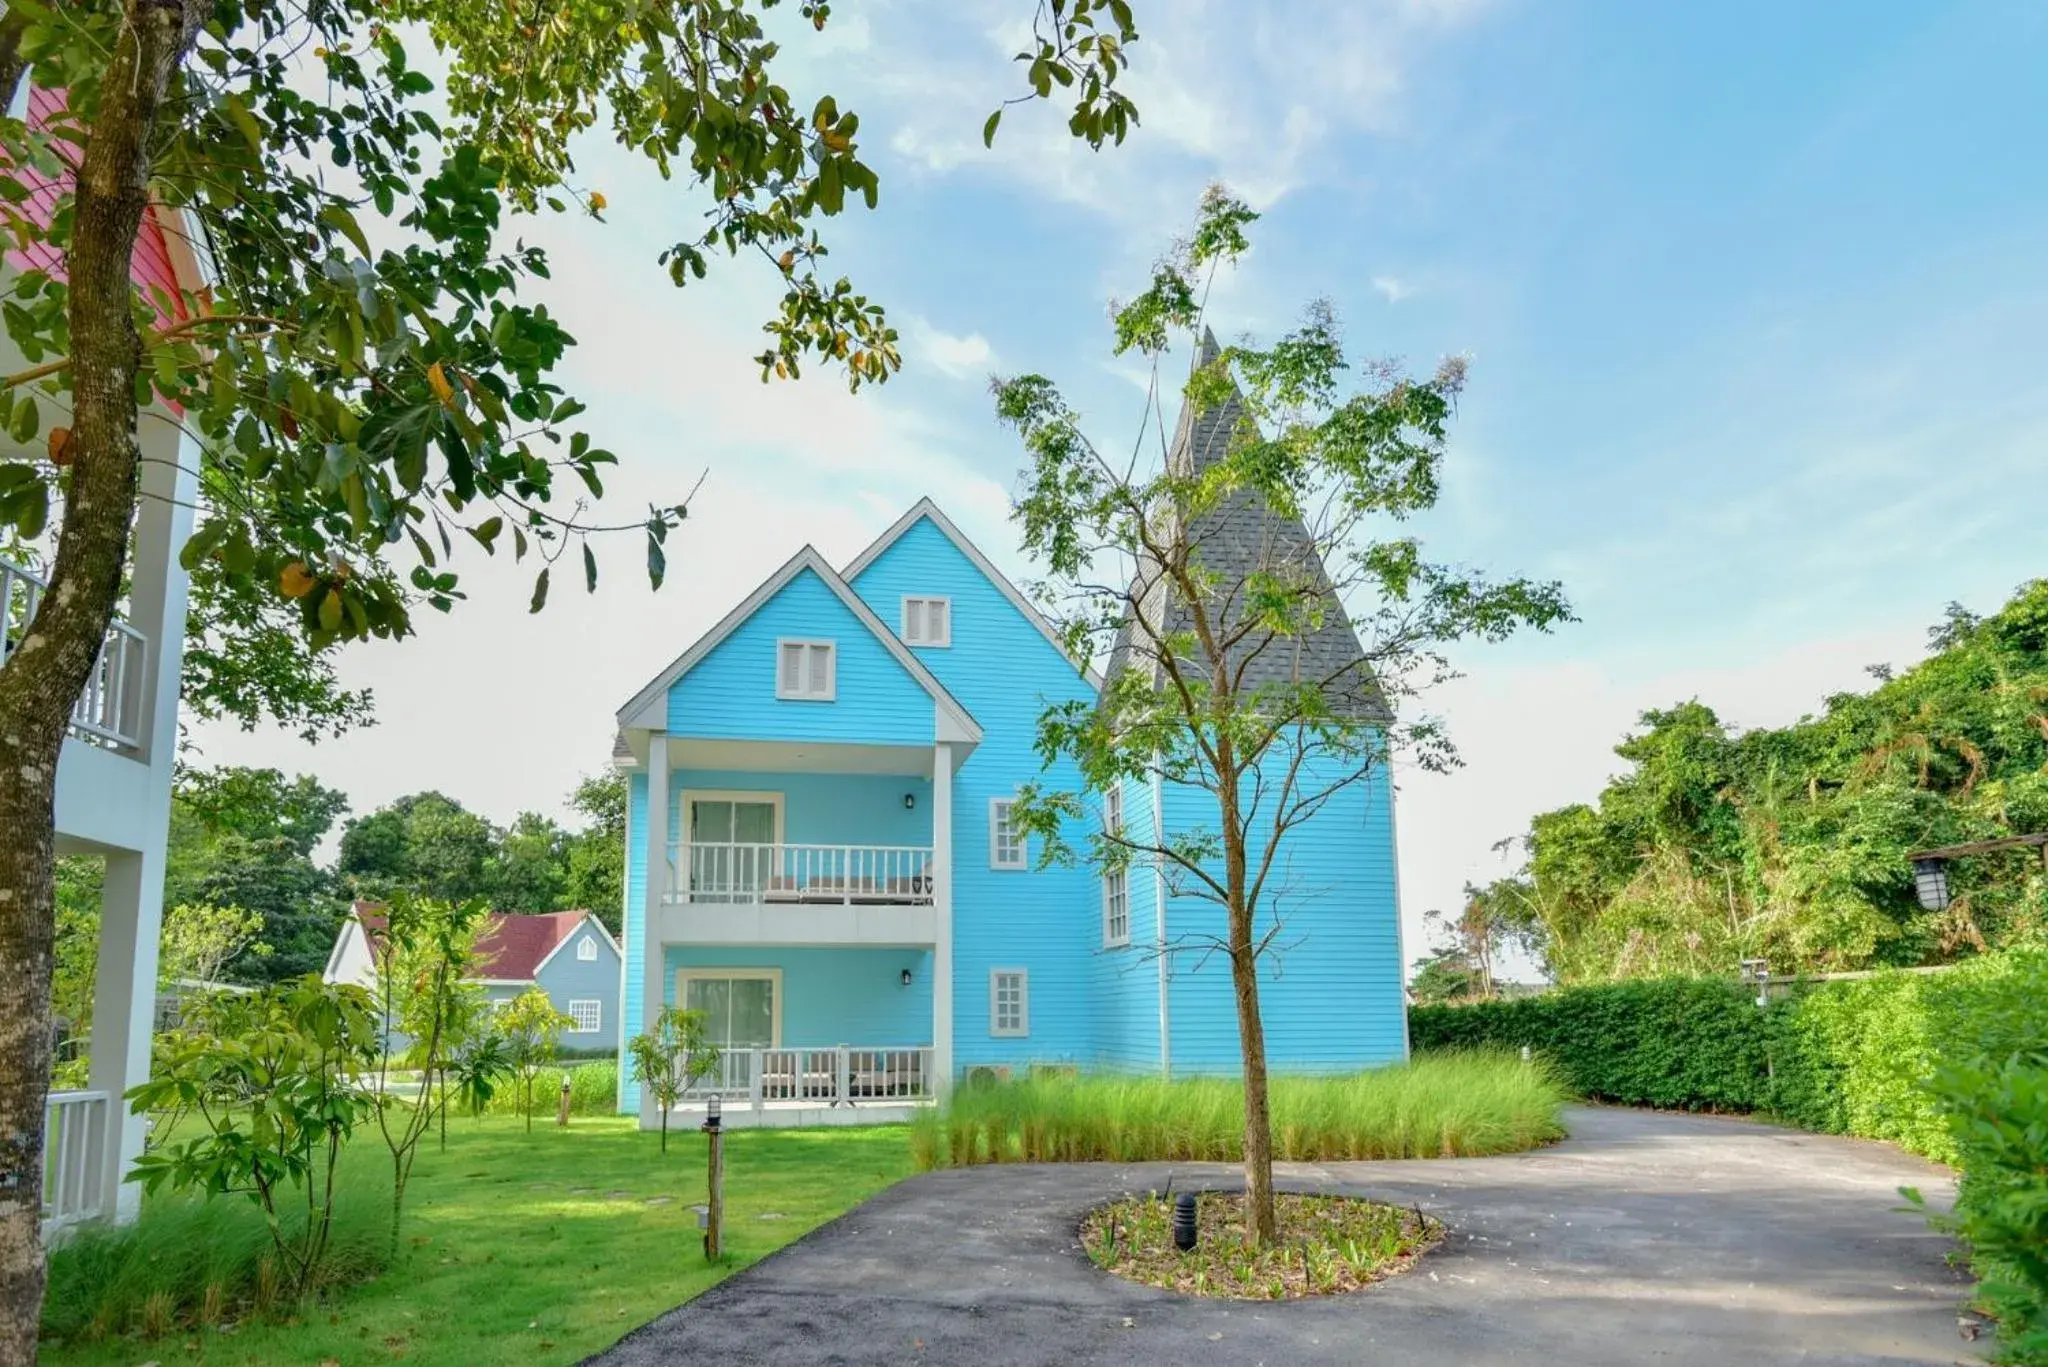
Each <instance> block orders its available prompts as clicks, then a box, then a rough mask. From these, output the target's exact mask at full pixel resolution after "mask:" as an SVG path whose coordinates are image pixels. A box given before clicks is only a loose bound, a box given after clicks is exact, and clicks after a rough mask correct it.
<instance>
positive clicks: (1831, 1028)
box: [1408, 947, 2048, 1364]
mask: <svg viewBox="0 0 2048 1367" xmlns="http://www.w3.org/2000/svg"><path fill="white" fill-rule="evenodd" d="M1408 1020H1409V1034H1410V1038H1411V1039H1412V1040H1413V1042H1414V1044H1415V1047H1416V1048H1418V1049H1423V1048H1441V1047H1445V1046H1458V1047H1467V1048H1470V1047H1480V1046H1493V1047H1500V1048H1519V1047H1521V1046H1524V1045H1526V1046H1528V1047H1529V1048H1530V1049H1532V1050H1534V1051H1538V1052H1540V1053H1541V1055H1542V1056H1543V1057H1544V1058H1545V1059H1547V1060H1549V1061H1550V1063H1551V1064H1552V1065H1553V1066H1554V1067H1555V1068H1556V1070H1557V1072H1558V1075H1559V1076H1560V1077H1562V1078H1563V1079H1564V1080H1565V1081H1566V1082H1567V1083H1568V1084H1569V1085H1570V1086H1571V1087H1572V1088H1573V1089H1574V1090H1576V1091H1577V1092H1579V1093H1580V1094H1581V1095H1583V1096H1586V1097H1590V1098H1593V1099H1595V1100H1601V1101H1617V1102H1622V1103H1625V1104H1628V1105H1637V1106H1664V1107H1683V1108H1686V1109H1691V1110H1725V1111H1760V1112H1764V1113H1767V1114H1770V1115H1772V1116H1774V1117H1776V1118H1777V1119H1779V1120H1783V1121H1785V1122H1786V1123H1788V1124H1792V1125H1797V1126H1800V1127H1801V1128H1804V1129H1809V1130H1819V1131H1822V1132H1825V1133H1831V1134H1853V1135H1860V1136H1862V1137H1864V1138H1868V1139H1882V1140H1888V1141H1890V1142H1892V1143H1895V1144H1898V1145H1899V1146H1901V1147H1902V1148H1906V1149H1910V1150H1912V1151H1913V1152H1915V1153H1919V1154H1924V1155H1926V1156H1927V1157H1929V1158H1933V1159H1936V1160H1938V1161H1941V1162H1944V1163H1949V1164H1952V1165H1954V1166H1956V1167H1957V1168H1959V1169H1960V1170H1961V1174H1962V1176H1961V1181H1960V1184H1959V1189H1958V1193H1957V1202H1956V1209H1955V1215H1954V1217H1953V1219H1951V1220H1948V1221H1945V1222H1944V1223H1945V1224H1946V1225H1947V1226H1948V1227H1950V1228H1952V1229H1953V1230H1954V1231H1955V1233H1956V1234H1957V1235H1958V1236H1959V1237H1960V1238H1961V1239H1962V1240H1963V1242H1964V1243H1965V1244H1967V1245H1968V1246H1969V1248H1970V1250H1971V1267H1972V1270H1973V1271H1974V1272H1975V1273H1976V1275H1977V1277H1978V1280H1979V1298H1980V1302H1981V1303H1982V1304H1983V1306H1984V1307H1985V1308H1986V1309H1987V1310H1989V1311H1990V1312H1991V1313H1993V1314H1995V1315H1996V1316H1998V1319H1999V1327H2000V1340H2001V1350H2000V1351H2001V1355H2002V1360H2004V1361H2007V1362H2013V1363H2026V1364H2048V949H2042V948H2038V947H2026V948H2019V949H2013V950H2008V951H2006V952H2004V953H2001V954H1987V955H1984V956H1983V957H1981V958H1977V959H1972V960H1969V961H1967V962H1965V963H1962V964H1959V965H1957V966H1956V967H1954V968H1952V969H1948V970H1946V971H1944V972H1941V973H1905V972H1895V973H1881V974H1878V975H1877V976H1875V977H1871V978H1862V979H1850V980H1838V981H1833V982H1818V983H1811V984H1805V985H1802V986H1801V987H1799V988H1797V989H1795V990H1794V991H1793V992H1792V993H1791V995H1789V996H1787V997H1785V998H1783V999H1781V1000H1776V1001H1773V1002H1772V1003H1771V1004H1770V1005H1769V1006H1768V1007H1764V1008H1761V1009H1759V1008H1758V1007H1757V1005H1756V1003H1755V998H1754V994H1753V989H1750V988H1746V987H1744V986H1742V985H1741V984H1738V983H1735V982H1731V981H1727V980H1709V979H1684V978H1667V979H1658V980H1654V981H1645V982H1627V983H1604V984H1599V985H1594V986H1587V987H1575V988H1568V989H1564V990H1562V991H1557V992H1549V993H1544V994H1542V995H1540V996H1535V997H1523V998H1519V999H1516V1000H1513V1001H1499V1002H1480V1003H1476V1004H1473V1005H1469V1006H1418V1007H1415V1008H1413V1009H1412V1010H1410V1011H1409V1013H1408Z"/></svg>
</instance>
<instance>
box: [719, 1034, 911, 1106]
mask: <svg viewBox="0 0 2048 1367" xmlns="http://www.w3.org/2000/svg"><path fill="white" fill-rule="evenodd" d="M933 1084H934V1078H933V1074H932V1051H931V1050H930V1049H929V1048H923V1047H917V1048H868V1047H854V1046H849V1045H843V1044H842V1045H835V1046H833V1047H831V1048H828V1049H819V1048H799V1049H744V1048H742V1049H723V1050H720V1051H719V1055H718V1063H717V1065H716V1066H715V1067H714V1068H713V1069H712V1070H711V1073H710V1075H709V1076H707V1077H704V1078H701V1079H699V1080H698V1081H697V1082H696V1084H695V1085H694V1086H692V1087H690V1088H689V1089H688V1090H687V1091H686V1092H685V1093H684V1099H685V1101H686V1102H692V1101H695V1102H701V1101H702V1100H703V1099H704V1098H706V1097H709V1096H716V1097H718V1098H719V1099H720V1100H721V1101H734V1102H746V1103H748V1104H750V1105H754V1106H762V1105H771V1104H778V1103H780V1104H798V1105H814V1106H856V1105H859V1104H861V1103H863V1102H884V1103H894V1104H902V1103H904V1102H912V1101H929V1100H931V1098H932V1096H933V1095H934V1085H933Z"/></svg>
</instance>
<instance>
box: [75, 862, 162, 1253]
mask: <svg viewBox="0 0 2048 1367" xmlns="http://www.w3.org/2000/svg"><path fill="white" fill-rule="evenodd" d="M163 898H164V847H163V843H162V841H161V840H159V841H158V842H157V846H156V848H155V849H154V850H144V851H142V852H140V853H125V854H110V855H108V856H107V873H106V879H105V883H104V885H103V887H102V890H101V893H100V952H99V970H98V976H97V977H96V978H95V979H94V982H93V1000H92V1041H91V1045H90V1048H91V1054H90V1058H91V1063H90V1071H89V1073H88V1079H89V1080H88V1081H87V1083H86V1085H87V1086H88V1087H89V1088H91V1089H92V1090H93V1091H96V1092H105V1093H106V1094H107V1097H108V1102H107V1105H108V1115H107V1143H106V1145H105V1147H104V1148H103V1149H102V1150H101V1153H100V1158H101V1160H102V1161H103V1163H104V1164H105V1167H104V1169H103V1170H102V1173H101V1176H100V1185H99V1191H100V1193H101V1196H102V1199H103V1200H104V1201H105V1203H106V1204H105V1207H104V1210H105V1213H106V1214H107V1215H108V1216H110V1217H112V1218H113V1219H115V1220H117V1221H120V1222H123V1223H126V1222H127V1221H130V1220H133V1219H134V1218H135V1217H136V1215H137V1213H139V1212H140V1210H141V1209H142V1188H141V1187H139V1186H137V1185H135V1184H134V1183H132V1182H123V1181H122V1180H121V1179H122V1178H123V1177H126V1176H127V1175H128V1169H130V1168H131V1167H133V1166H135V1160H136V1159H137V1158H139V1157H141V1156H142V1141H143V1137H144V1135H145V1134H146V1133H147V1126H146V1125H145V1123H144V1122H145V1119H146V1117H143V1116H139V1115H135V1114H133V1113H131V1112H130V1111H129V1109H128V1103H127V1102H126V1101H124V1100H123V1099H122V1094H123V1093H125V1092H126V1091H127V1090H128V1089H129V1088H130V1087H136V1086H140V1085H141V1084H142V1083H143V1082H144V1081H146V1080H147V1079H148V1077H149V1048H150V1040H151V1038H152V1036H153V1034H154V1031H155V1026H156V964H157V942H158V940H159V939H160V938H161V936H162V934H163Z"/></svg>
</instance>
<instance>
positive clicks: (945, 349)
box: [903, 313, 995, 380]
mask: <svg viewBox="0 0 2048 1367" xmlns="http://www.w3.org/2000/svg"><path fill="white" fill-rule="evenodd" d="M903 330H904V334H905V336H907V337H908V338H909V340H910V345H911V348H912V351H913V363H914V361H915V360H923V361H926V362H928V363H929V364H931V365H932V366H933V367H935V368H936V369H938V370H939V371H940V372H942V373H944V374H946V375H950V376H952V377H953V378H954V379H956V380H959V379H971V378H979V377H981V376H984V375H986V374H988V373H989V371H990V369H991V368H992V367H993V365H994V363H995V352H994V351H993V350H992V349H991V348H990V347H989V344H988V338H986V337H984V336H982V335H981V334H980V333H978V332H970V333H968V334H967V335H966V336H965V337H961V336H958V335H956V334H954V333H950V332H947V331H945V330H944V329H942V328H939V327H936V326H934V325H933V324H932V323H931V321H930V320H928V319H926V318H924V317H923V316H921V315H919V314H915V313H913V314H911V315H909V317H908V318H907V319H905V321H904V325H903Z"/></svg>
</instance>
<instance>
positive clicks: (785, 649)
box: [775, 641, 839, 702]
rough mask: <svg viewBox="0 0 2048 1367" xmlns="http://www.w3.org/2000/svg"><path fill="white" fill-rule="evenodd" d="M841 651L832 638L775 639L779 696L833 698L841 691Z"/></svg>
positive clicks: (807, 699) (803, 699)
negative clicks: (824, 639)
mask: <svg viewBox="0 0 2048 1367" xmlns="http://www.w3.org/2000/svg"><path fill="white" fill-rule="evenodd" d="M837 655H838V651H837V649H836V648H835V647H834V646H833V644H832V642H830V641H777V642H776V643H775V696H776V697H778V698H787V699H790V700H792V701H795V702H831V701H832V699H833V698H834V697H836V696H837V695H838V663H839V662H838V659H837Z"/></svg>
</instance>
